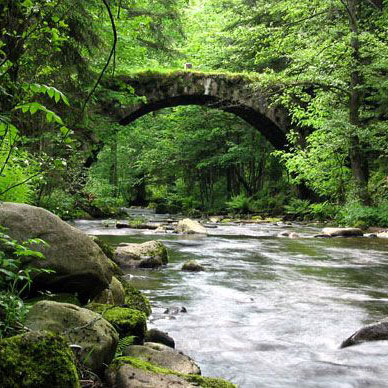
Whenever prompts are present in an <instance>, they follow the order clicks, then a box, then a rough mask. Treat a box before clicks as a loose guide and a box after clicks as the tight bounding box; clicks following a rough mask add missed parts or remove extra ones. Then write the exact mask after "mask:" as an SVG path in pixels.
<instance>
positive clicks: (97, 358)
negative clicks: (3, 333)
mask: <svg viewBox="0 0 388 388" xmlns="http://www.w3.org/2000/svg"><path fill="white" fill-rule="evenodd" d="M25 325H26V326H27V327H28V328H29V329H31V330H35V331H39V330H48V331H51V332H54V333H58V334H62V335H63V336H64V337H65V338H66V339H67V340H68V341H69V343H70V344H74V345H79V346H80V347H81V359H84V360H85V364H86V365H87V366H88V367H89V368H90V369H92V370H93V371H94V372H100V371H101V370H102V369H103V365H104V364H109V363H110V362H111V361H112V359H113V356H114V353H115V350H116V346H117V343H118V339H119V336H118V334H117V332H116V330H115V329H114V328H113V326H112V325H111V324H110V323H109V322H107V321H106V320H105V319H104V318H102V316H101V315H100V314H97V313H95V312H93V311H90V310H88V309H84V308H81V307H78V306H75V305H72V304H68V303H58V302H52V301H46V300H45V301H41V302H38V303H36V304H35V305H34V306H33V307H32V309H31V310H30V311H29V313H28V315H27V319H26V322H25Z"/></svg>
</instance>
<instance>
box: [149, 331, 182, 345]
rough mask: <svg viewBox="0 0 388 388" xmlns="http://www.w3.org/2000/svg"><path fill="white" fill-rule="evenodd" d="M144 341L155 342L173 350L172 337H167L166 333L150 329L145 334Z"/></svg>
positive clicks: (173, 342)
mask: <svg viewBox="0 0 388 388" xmlns="http://www.w3.org/2000/svg"><path fill="white" fill-rule="evenodd" d="M144 341H146V342H156V343H158V344H163V345H166V346H168V347H170V348H172V349H174V348H175V341H174V339H173V338H172V337H170V336H169V335H168V333H166V332H164V331H161V330H158V329H150V330H148V331H147V332H146V335H145V337H144Z"/></svg>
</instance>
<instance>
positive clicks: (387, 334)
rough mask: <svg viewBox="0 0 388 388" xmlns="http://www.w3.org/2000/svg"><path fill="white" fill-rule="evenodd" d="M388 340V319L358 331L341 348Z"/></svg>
mask: <svg viewBox="0 0 388 388" xmlns="http://www.w3.org/2000/svg"><path fill="white" fill-rule="evenodd" d="M380 340H388V318H386V319H383V320H382V321H380V322H376V323H372V324H371V325H368V326H365V327H363V328H362V329H360V330H357V331H356V332H355V333H353V334H352V335H351V336H350V337H349V338H347V339H346V340H345V341H344V342H342V344H341V348H346V347H348V346H352V345H356V344H360V343H362V342H369V341H380Z"/></svg>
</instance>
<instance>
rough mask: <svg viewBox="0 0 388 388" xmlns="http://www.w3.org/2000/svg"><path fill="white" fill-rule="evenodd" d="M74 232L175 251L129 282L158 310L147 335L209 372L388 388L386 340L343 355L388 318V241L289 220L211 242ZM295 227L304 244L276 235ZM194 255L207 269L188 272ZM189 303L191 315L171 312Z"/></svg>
mask: <svg viewBox="0 0 388 388" xmlns="http://www.w3.org/2000/svg"><path fill="white" fill-rule="evenodd" d="M75 225H76V226H77V227H78V228H80V229H82V230H84V231H85V232H87V233H89V234H95V235H99V236H100V237H102V238H103V239H105V240H107V241H109V242H111V243H113V244H118V243H120V242H144V241H148V240H153V239H158V240H161V241H162V242H163V243H164V244H165V245H166V246H167V247H168V249H169V255H170V257H169V264H168V266H167V267H165V268H163V269H161V270H136V271H131V275H130V277H131V281H132V282H133V284H134V285H136V286H137V287H139V288H140V289H142V290H143V291H144V292H145V293H146V294H147V296H148V297H149V298H150V300H151V304H152V305H153V314H152V316H151V318H150V323H149V327H157V328H158V329H161V330H163V331H167V332H168V333H169V334H170V335H171V336H172V337H173V338H174V339H175V342H176V347H177V349H179V350H181V351H183V352H184V353H186V354H188V355H190V356H191V357H192V358H194V359H195V360H196V362H197V363H198V364H199V365H200V367H201V369H202V373H203V375H206V376H218V377H223V378H225V379H228V380H231V381H232V382H234V383H235V384H237V385H238V386H239V387H244V388H251V387H252V388H253V387H296V386H298V387H325V388H326V387H336V388H338V387H387V386H388V368H387V365H388V341H380V342H373V343H365V344H361V345H358V346H354V347H350V348H346V349H339V345H340V344H341V342H342V341H343V340H344V339H345V338H347V337H348V336H350V335H351V334H352V333H353V332H354V331H355V330H357V329H358V328H360V327H361V326H363V325H365V324H367V323H370V322H373V321H375V320H378V319H381V318H383V317H387V316H388V240H385V239H368V238H346V239H345V238H335V239H315V238H312V236H313V235H314V234H316V233H318V232H319V230H318V229H316V228H313V227H306V226H301V225H291V226H290V225H282V224H278V225H275V224H259V225H252V224H249V225H233V224H229V225H220V226H218V227H217V228H216V229H209V230H208V231H209V235H208V236H206V237H201V236H188V235H176V234H155V233H153V232H152V231H140V230H134V229H115V228H113V227H110V228H106V227H104V226H103V224H102V221H84V220H79V221H76V222H75ZM291 230H292V231H294V232H297V233H298V234H300V236H301V237H300V238H298V239H289V238H287V237H277V235H278V234H279V233H280V232H282V231H291ZM187 259H195V260H197V261H198V262H200V263H201V264H202V265H204V266H205V267H206V272H199V273H186V272H182V271H180V267H181V266H182V263H183V262H184V261H185V260H187ZM181 306H185V307H186V309H187V313H177V314H175V315H173V314H164V311H165V310H166V309H167V308H170V309H171V308H175V307H178V308H180V307H181ZM178 310H179V309H178Z"/></svg>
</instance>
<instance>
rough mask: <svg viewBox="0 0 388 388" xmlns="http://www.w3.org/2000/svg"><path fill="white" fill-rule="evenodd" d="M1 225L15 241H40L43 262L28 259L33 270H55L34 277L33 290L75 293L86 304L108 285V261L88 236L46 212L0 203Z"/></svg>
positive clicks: (31, 207) (36, 208)
mask: <svg viewBox="0 0 388 388" xmlns="http://www.w3.org/2000/svg"><path fill="white" fill-rule="evenodd" d="M0 225H2V226H4V227H5V228H7V229H8V231H7V233H8V234H9V235H10V236H11V237H12V238H13V239H15V240H17V241H26V240H28V239H31V238H40V239H42V240H44V241H45V242H46V243H47V245H46V246H41V247H39V248H38V250H40V251H41V252H42V253H43V255H44V256H45V258H46V259H45V260H42V259H39V258H35V257H28V258H25V261H26V263H29V264H31V265H32V266H34V267H40V268H46V269H51V270H54V272H51V273H41V274H38V275H36V276H35V278H34V282H33V288H34V289H35V290H50V291H52V292H69V293H72V294H73V293H74V294H75V293H77V294H78V295H79V297H80V300H81V301H83V302H86V301H87V300H88V299H90V298H93V297H94V296H96V295H97V294H98V293H99V292H100V291H102V290H103V289H104V288H107V287H108V286H109V283H110V281H111V279H112V268H111V264H110V262H109V261H108V258H107V257H106V256H105V255H104V253H103V252H102V251H101V249H100V248H99V246H98V245H97V244H96V243H95V242H93V241H92V240H91V239H90V238H89V236H87V235H86V234H85V233H83V232H81V231H80V230H78V229H76V228H73V227H72V226H70V225H69V224H68V223H66V222H64V221H62V220H61V219H60V218H59V217H57V216H56V215H54V214H52V213H50V212H49V211H47V210H45V209H42V208H39V207H36V206H30V205H25V204H18V203H10V202H3V203H1V204H0Z"/></svg>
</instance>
